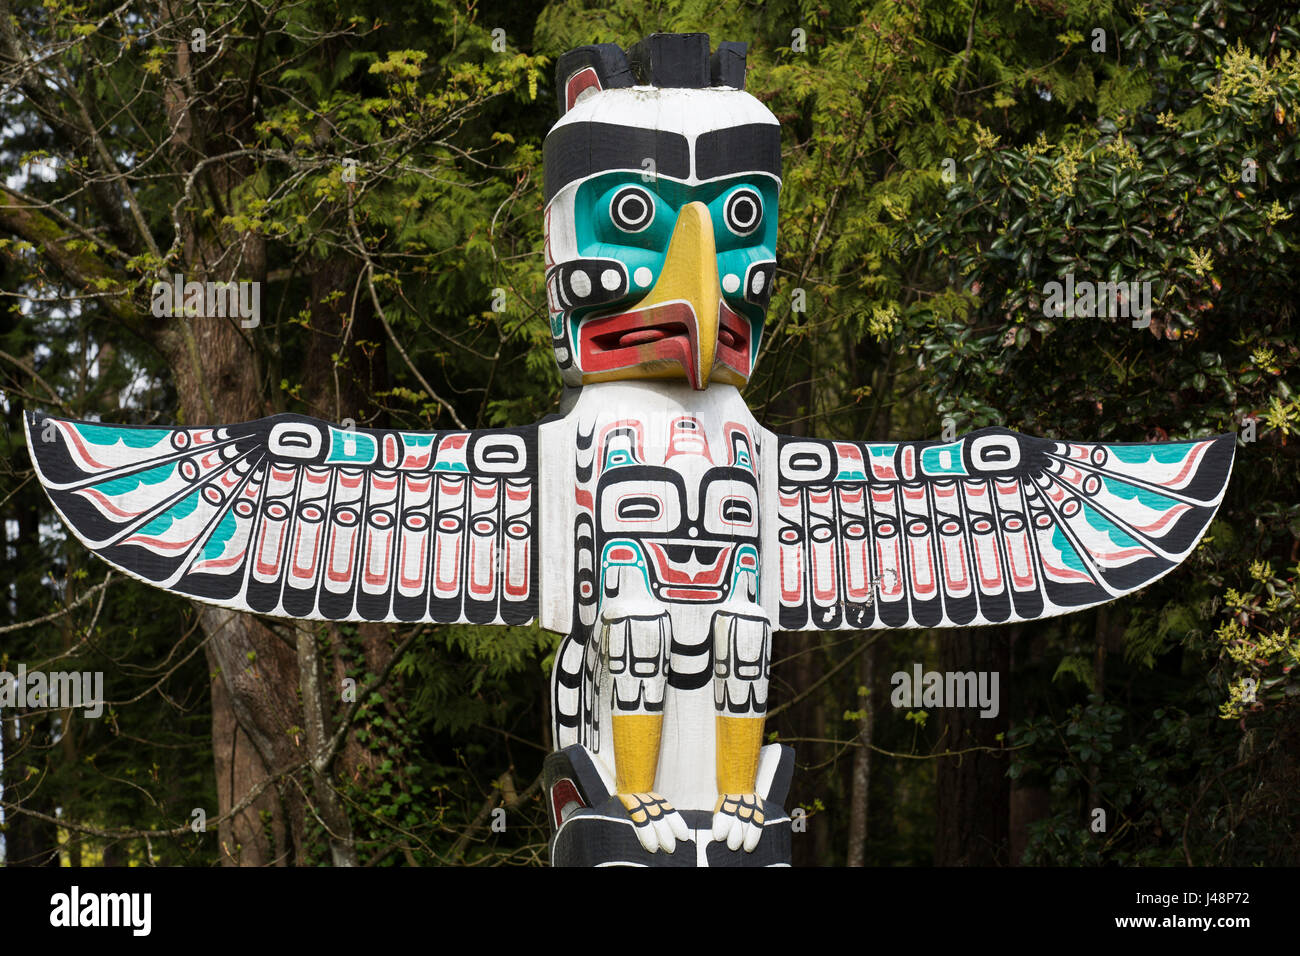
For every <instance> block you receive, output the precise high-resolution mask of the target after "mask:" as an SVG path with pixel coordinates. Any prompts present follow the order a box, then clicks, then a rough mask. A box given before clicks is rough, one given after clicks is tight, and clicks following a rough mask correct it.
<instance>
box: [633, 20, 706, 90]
mask: <svg viewBox="0 0 1300 956" xmlns="http://www.w3.org/2000/svg"><path fill="white" fill-rule="evenodd" d="M627 62H628V66H629V67H631V69H632V74H633V76H635V77H636V81H637V83H638V84H640V85H642V86H657V87H660V88H661V89H688V90H701V89H706V88H707V87H708V85H709V73H710V70H709V35H708V34H707V33H654V34H651V35H650V36H648V37H646V38H645V39H644V40H642V41H641V42H640V43H637V44H635V45H634V46H630V47H628V50H627Z"/></svg>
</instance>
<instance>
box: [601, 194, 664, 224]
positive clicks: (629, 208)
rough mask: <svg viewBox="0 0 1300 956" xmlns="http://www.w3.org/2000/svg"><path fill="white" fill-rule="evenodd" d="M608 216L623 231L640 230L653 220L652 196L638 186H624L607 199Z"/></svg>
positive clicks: (653, 203) (653, 206)
mask: <svg viewBox="0 0 1300 956" xmlns="http://www.w3.org/2000/svg"><path fill="white" fill-rule="evenodd" d="M609 218H610V219H612V220H613V221H614V225H616V226H618V228H619V229H622V230H623V231H624V232H642V231H643V230H645V229H648V228H649V227H650V223H652V222H654V221H655V201H654V197H653V196H651V195H650V193H648V192H647V191H646V190H644V189H642V188H641V187H640V186H624V187H623V188H622V189H620V190H619V191H618V192H616V193H614V198H613V199H611V200H610V201H609Z"/></svg>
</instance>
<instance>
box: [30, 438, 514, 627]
mask: <svg viewBox="0 0 1300 956" xmlns="http://www.w3.org/2000/svg"><path fill="white" fill-rule="evenodd" d="M27 444H28V448H29V449H30V451H31V454H32V460H33V461H34V463H35V465H36V471H37V474H38V476H39V478H40V481H41V483H42V484H43V485H44V486H45V489H46V491H47V492H48V494H49V496H50V499H51V500H52V501H53V503H54V506H55V508H56V509H57V510H58V512H59V514H60V516H61V517H62V518H63V520H64V522H65V523H66V524H67V525H68V527H69V528H71V529H72V531H73V533H74V534H76V536H77V537H78V538H79V539H80V540H81V541H82V543H83V544H85V545H86V547H87V548H89V549H90V550H91V551H93V552H95V553H96V554H98V555H99V556H100V557H101V558H103V559H104V560H105V561H107V562H108V563H109V564H111V565H113V566H115V567H117V568H120V569H121V570H122V571H124V572H126V573H127V574H130V575H132V576H134V577H137V578H139V579H141V580H143V581H146V582H148V583H150V584H153V585H156V586H158V587H161V588H164V589H166V590H169V591H175V592H177V593H180V594H185V595H188V596H190V597H193V598H196V599H198V600H201V601H207V602H210V603H213V604H219V605H222V606H225V607H232V608H237V609H239V610H242V611H252V612H256V613H260V614H269V615H275V616H281V617H298V618H311V619H316V620H337V621H412V622H413V621H436V622H447V623H450V622H465V623H475V624H493V623H496V624H523V623H526V622H528V621H530V620H532V619H533V618H534V617H536V615H537V607H538V567H537V536H536V533H535V529H536V528H537V509H538V501H537V430H536V428H535V427H530V428H521V429H492V430H480V431H454V432H437V433H432V432H402V431H389V430H370V429H351V430H344V429H341V428H337V427H335V426H333V425H329V424H327V423H325V422H321V421H317V420H315V419H312V418H306V417H303V416H300V415H275V416H272V417H270V418H263V419H260V420H258V421H254V422H247V423H244V424H240V425H230V426H224V427H219V428H153V427H141V426H125V425H104V424H99V423H94V422H75V421H66V420H63V419H56V418H49V417H44V416H40V417H38V416H36V415H33V414H31V413H29V414H28V415H27Z"/></svg>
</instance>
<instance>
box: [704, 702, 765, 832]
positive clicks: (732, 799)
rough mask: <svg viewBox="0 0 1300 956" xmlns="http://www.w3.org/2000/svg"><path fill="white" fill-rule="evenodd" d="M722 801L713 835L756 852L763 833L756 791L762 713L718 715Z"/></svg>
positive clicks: (715, 811) (760, 803)
mask: <svg viewBox="0 0 1300 956" xmlns="http://www.w3.org/2000/svg"><path fill="white" fill-rule="evenodd" d="M717 733H718V740H717V744H718V747H717V750H718V760H717V766H718V802H717V803H716V804H714V807H713V839H714V840H717V841H718V842H723V841H725V842H726V844H727V846H728V847H729V848H730V849H732V850H739V849H740V848H741V847H742V846H743V847H744V848H745V851H746V852H752V851H753V849H754V847H756V846H758V841H759V838H760V837H762V835H763V809H762V808H763V803H762V801H761V800H760V799H759V797H758V794H757V793H755V792H754V782H755V779H756V778H757V776H758V752H759V750H761V749H762V747H763V718H762V717H724V716H722V715H721V714H719V715H718V717H717Z"/></svg>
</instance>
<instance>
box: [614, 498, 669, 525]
mask: <svg viewBox="0 0 1300 956" xmlns="http://www.w3.org/2000/svg"><path fill="white" fill-rule="evenodd" d="M614 512H615V514H616V515H617V516H618V518H619V520H620V521H653V520H654V519H655V518H658V517H659V516H660V515H661V514H663V507H662V506H661V505H660V504H659V499H658V498H654V497H652V496H650V495H624V496H623V497H622V498H620V499H619V500H618V505H617V506H616V507H615V509H614Z"/></svg>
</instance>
